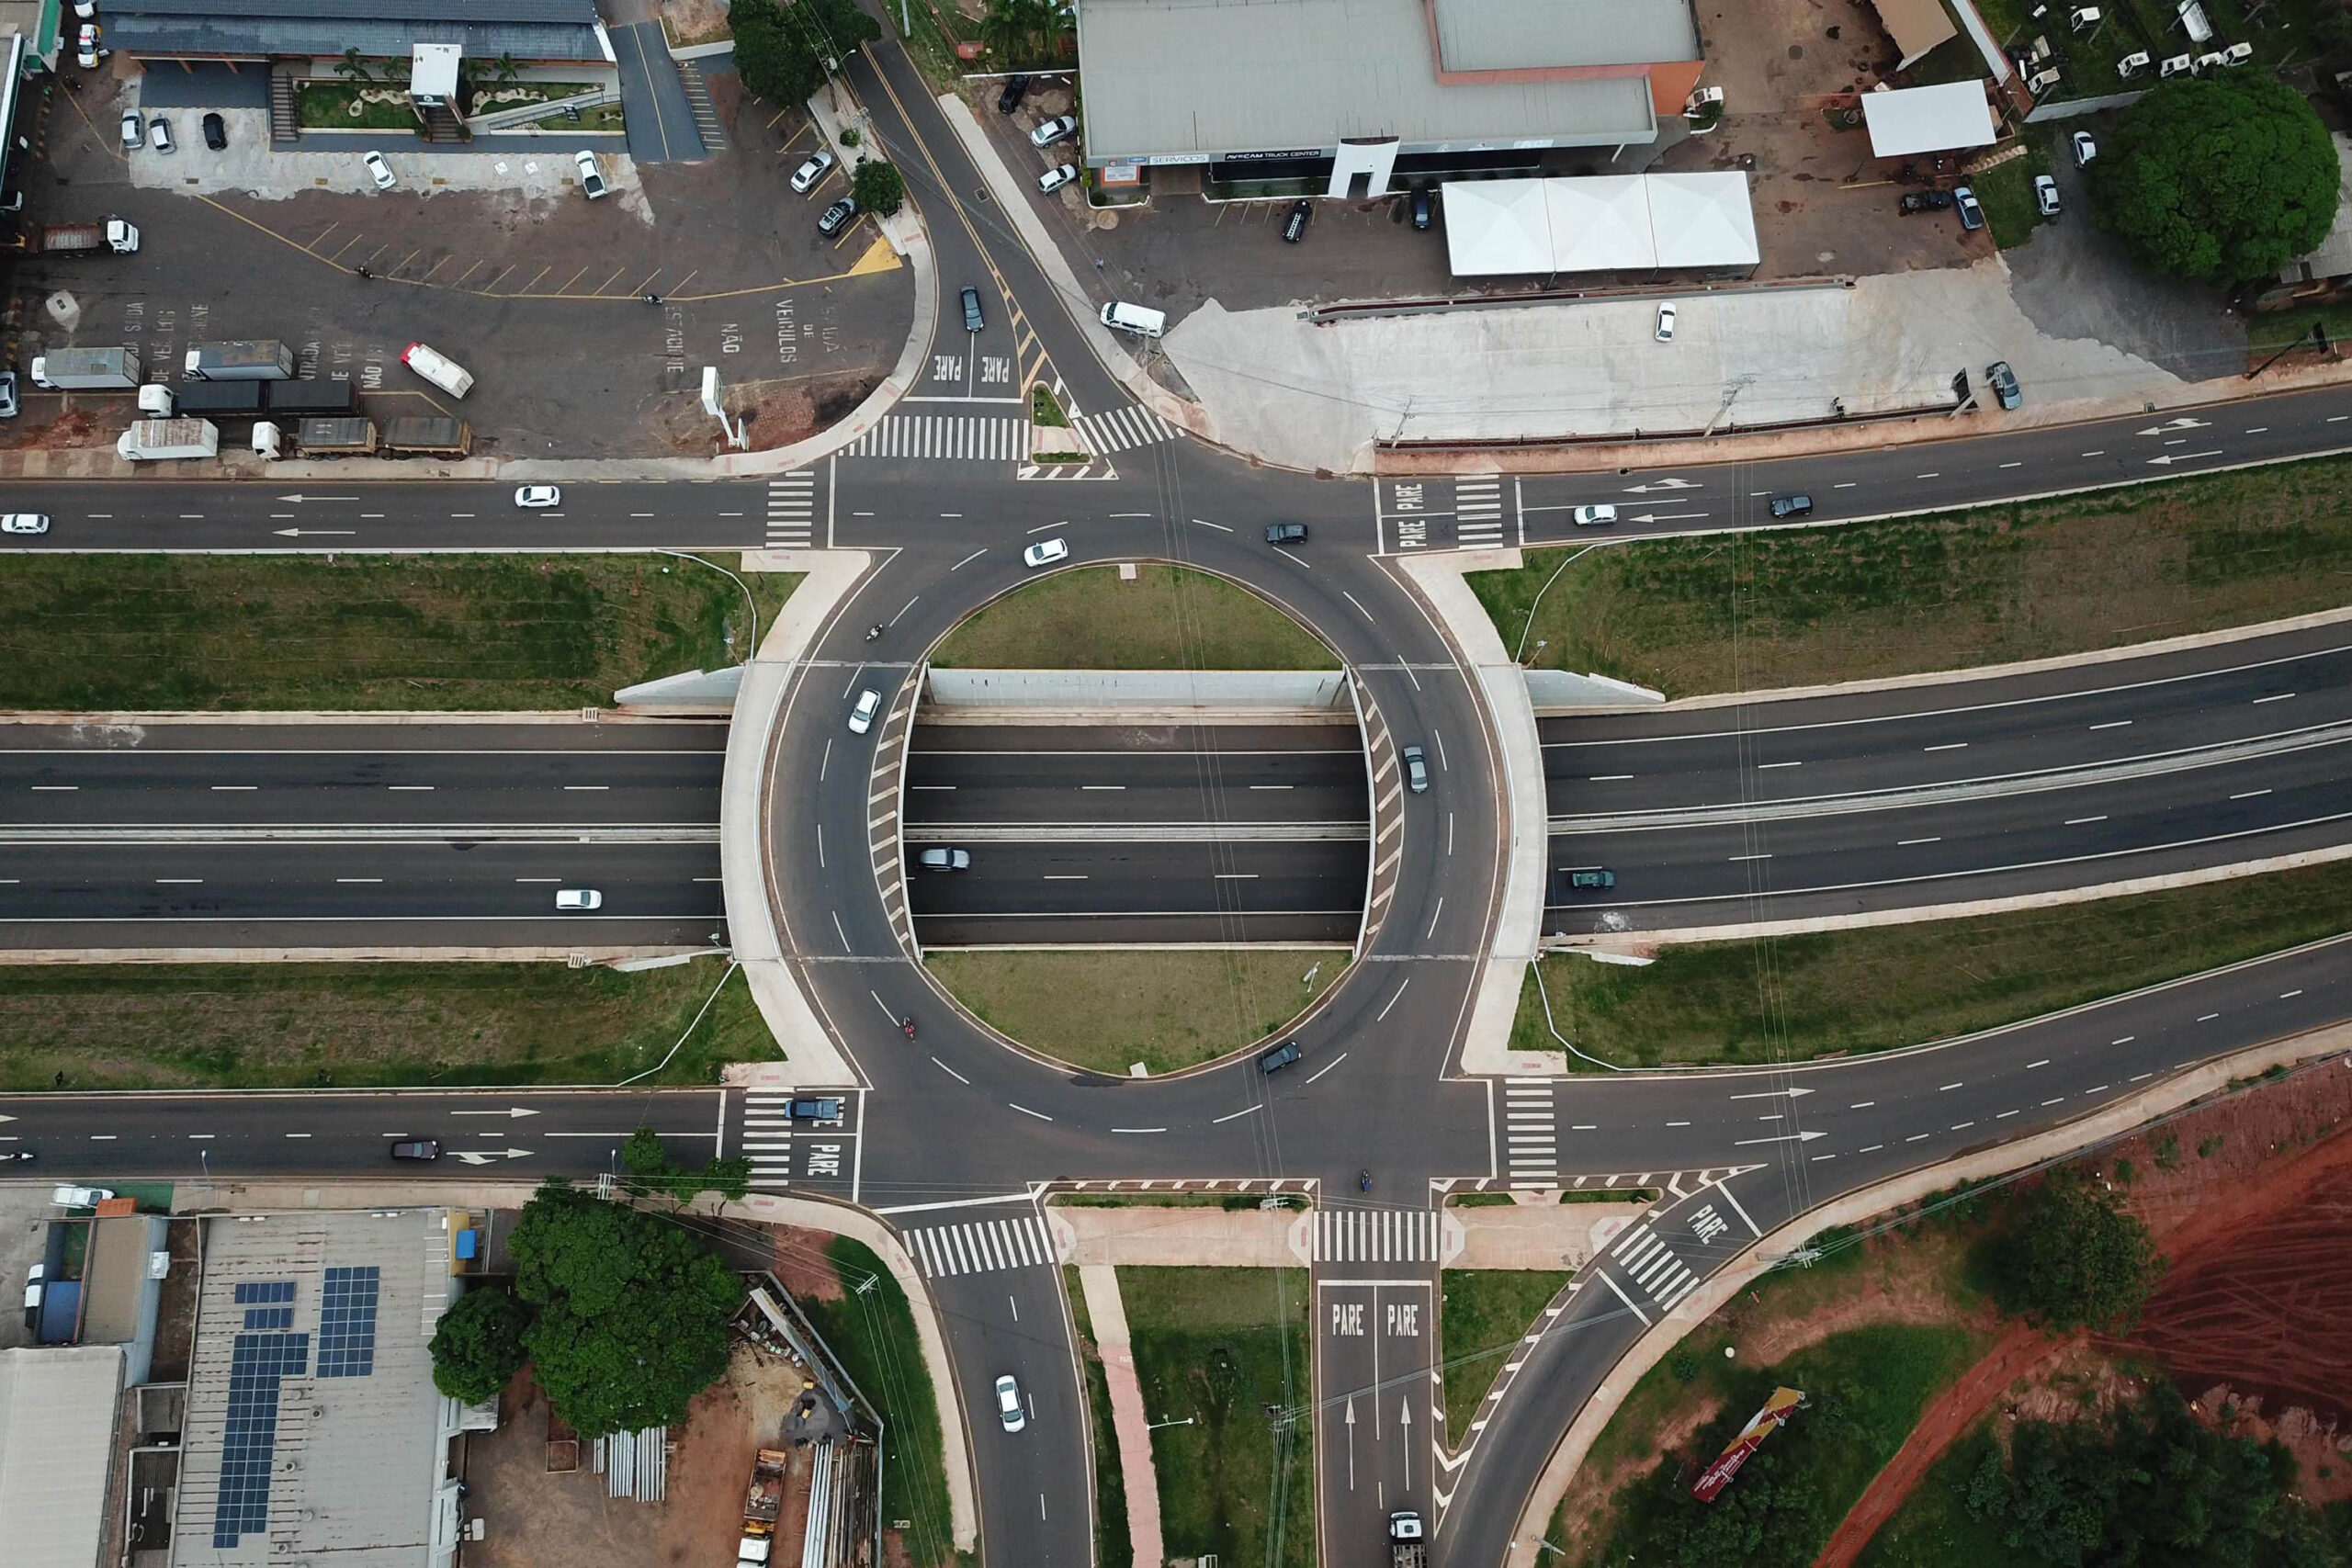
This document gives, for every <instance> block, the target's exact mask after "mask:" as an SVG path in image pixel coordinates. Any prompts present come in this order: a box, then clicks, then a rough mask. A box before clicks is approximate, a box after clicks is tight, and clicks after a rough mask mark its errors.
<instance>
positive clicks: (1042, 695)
mask: <svg viewBox="0 0 2352 1568" xmlns="http://www.w3.org/2000/svg"><path fill="white" fill-rule="evenodd" d="M922 700H923V705H924V707H925V708H927V709H929V710H931V711H929V712H926V713H925V714H924V715H923V716H924V717H925V718H926V719H956V718H964V719H972V720H983V721H984V720H985V719H986V717H987V716H988V713H989V710H992V709H993V710H996V711H999V712H1007V713H1052V714H1056V715H1066V714H1073V713H1075V714H1084V713H1086V712H1089V711H1094V712H1100V713H1102V714H1103V715H1104V716H1131V715H1134V714H1136V713H1137V712H1148V713H1154V714H1178V715H1181V714H1184V713H1193V714H1197V715H1200V716H1215V715H1216V714H1219V713H1225V712H1233V713H1241V714H1249V715H1252V716H1255V715H1261V714H1292V713H1296V714H1307V715H1316V716H1321V715H1332V716H1350V717H1352V716H1353V714H1354V711H1355V710H1354V708H1353V707H1352V706H1351V705H1350V702H1349V697H1348V676H1347V671H1343V670H933V671H930V672H929V675H928V677H927V678H926V679H925V681H924V682H923V698H922ZM1621 700H1622V699H1621Z"/></svg>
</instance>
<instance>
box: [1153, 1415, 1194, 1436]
mask: <svg viewBox="0 0 2352 1568" xmlns="http://www.w3.org/2000/svg"><path fill="white" fill-rule="evenodd" d="M1197 1419H1199V1417H1197V1416H1185V1417H1184V1418H1183V1419H1182V1421H1149V1422H1146V1423H1145V1424H1144V1430H1145V1431H1147V1432H1157V1431H1159V1429H1160V1428H1161V1427H1189V1426H1191V1425H1192V1424H1193V1422H1194V1421H1195V1420H1197Z"/></svg>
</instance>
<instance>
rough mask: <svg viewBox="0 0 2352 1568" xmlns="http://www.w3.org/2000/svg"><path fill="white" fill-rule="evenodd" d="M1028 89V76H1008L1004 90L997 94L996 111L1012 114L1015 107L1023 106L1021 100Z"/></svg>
mask: <svg viewBox="0 0 2352 1568" xmlns="http://www.w3.org/2000/svg"><path fill="white" fill-rule="evenodd" d="M1028 91H1029V78H1028V77H1026V76H1008V77H1006V78H1005V82H1004V91H1003V92H1001V93H999V94H998V95H997V96H996V112H997V113H999V114H1011V113H1012V111H1013V110H1014V109H1017V108H1019V107H1021V100H1022V98H1023V96H1025V95H1026V94H1027V93H1028Z"/></svg>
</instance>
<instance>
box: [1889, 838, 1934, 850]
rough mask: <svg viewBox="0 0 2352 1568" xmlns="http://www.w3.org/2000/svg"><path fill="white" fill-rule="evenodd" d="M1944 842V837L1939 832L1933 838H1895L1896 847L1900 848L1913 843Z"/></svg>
mask: <svg viewBox="0 0 2352 1568" xmlns="http://www.w3.org/2000/svg"><path fill="white" fill-rule="evenodd" d="M1942 842H1943V838H1942V836H1941V835H1940V834H1939V835H1938V836H1937V837H1935V838H1932V839H1897V840H1894V847H1895V848H1896V849H1898V850H1900V849H1905V848H1908V847H1909V846H1910V845H1913V844H1940V843H1942Z"/></svg>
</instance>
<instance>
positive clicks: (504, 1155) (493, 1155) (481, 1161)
mask: <svg viewBox="0 0 2352 1568" xmlns="http://www.w3.org/2000/svg"><path fill="white" fill-rule="evenodd" d="M1811 1135H1812V1136H1814V1137H1816V1138H1817V1137H1819V1136H1821V1134H1818V1133H1815V1134H1811ZM530 1153H531V1151H530V1150H528V1149H507V1150H504V1151H503V1152H502V1151H500V1150H498V1149H459V1150H458V1151H457V1155H458V1158H459V1159H461V1160H464V1161H465V1162H466V1163H467V1164H468V1165H488V1164H489V1163H490V1162H491V1161H492V1160H494V1159H525V1158H527V1157H529V1156H530Z"/></svg>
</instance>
